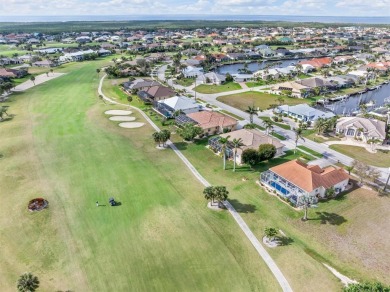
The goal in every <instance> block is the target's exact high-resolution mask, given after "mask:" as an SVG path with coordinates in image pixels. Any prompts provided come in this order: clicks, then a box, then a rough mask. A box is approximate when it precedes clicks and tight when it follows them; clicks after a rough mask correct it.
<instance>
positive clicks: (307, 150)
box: [297, 146, 323, 158]
mask: <svg viewBox="0 0 390 292" xmlns="http://www.w3.org/2000/svg"><path fill="white" fill-rule="evenodd" d="M297 148H299V149H302V150H303V151H305V152H307V153H309V154H311V155H313V156H315V157H319V158H321V157H322V156H323V155H322V154H321V153H318V152H317V151H314V150H312V149H310V148H307V147H306V146H297Z"/></svg>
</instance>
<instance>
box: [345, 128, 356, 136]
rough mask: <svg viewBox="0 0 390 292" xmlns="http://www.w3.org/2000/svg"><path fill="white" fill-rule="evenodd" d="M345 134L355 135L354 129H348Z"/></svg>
mask: <svg viewBox="0 0 390 292" xmlns="http://www.w3.org/2000/svg"><path fill="white" fill-rule="evenodd" d="M346 135H347V136H354V135H355V130H354V129H348V130H347V134H346Z"/></svg>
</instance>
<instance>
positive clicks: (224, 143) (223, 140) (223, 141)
mask: <svg viewBox="0 0 390 292" xmlns="http://www.w3.org/2000/svg"><path fill="white" fill-rule="evenodd" d="M229 138H230V136H227V137H225V138H224V137H220V138H219V140H218V142H219V144H221V152H222V158H223V170H225V169H226V148H227V144H228V142H229Z"/></svg>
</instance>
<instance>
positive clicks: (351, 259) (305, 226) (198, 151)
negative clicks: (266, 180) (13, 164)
mask: <svg viewBox="0 0 390 292" xmlns="http://www.w3.org/2000/svg"><path fill="white" fill-rule="evenodd" d="M176 141H177V143H176V144H177V146H178V147H179V148H180V149H181V150H182V152H183V154H184V155H185V156H186V157H187V158H188V159H189V160H190V161H191V162H192V163H193V164H194V166H195V167H196V168H197V169H198V170H199V171H200V173H201V174H202V175H204V176H205V177H207V178H208V180H209V181H210V182H211V183H212V184H214V185H226V186H227V187H228V189H229V191H230V194H229V197H230V202H231V203H232V204H233V205H234V206H235V208H236V209H237V210H239V211H240V212H241V216H242V217H243V218H244V220H245V221H246V222H247V223H248V225H249V226H250V228H251V229H252V230H253V231H254V232H255V234H256V235H257V237H258V238H260V237H262V235H263V230H264V228H265V227H269V226H274V227H276V228H279V229H281V230H282V231H283V232H284V233H285V234H286V235H287V236H288V237H289V238H290V239H291V242H290V244H288V245H287V246H284V247H282V248H277V249H268V251H269V252H270V253H271V255H272V257H273V258H274V259H275V260H276V263H277V264H278V266H279V267H280V268H281V270H282V272H283V273H284V274H285V275H286V277H287V279H288V280H289V281H290V283H291V285H292V288H293V289H294V290H296V291H302V290H306V289H308V290H309V291H339V290H341V284H340V282H339V281H338V280H337V279H336V278H335V277H334V276H333V275H332V274H331V273H330V272H329V271H328V270H327V269H326V268H324V267H323V265H322V263H324V262H325V263H328V264H330V265H331V266H332V267H334V268H336V269H337V270H338V271H340V272H341V273H343V274H345V275H347V276H348V277H351V278H354V279H357V280H359V281H362V280H367V279H371V280H373V279H378V280H380V281H383V282H385V283H390V279H389V277H388V271H387V268H386V267H387V264H386V263H387V256H386V253H387V252H388V249H389V248H390V238H389V234H390V233H389V232H387V231H389V226H388V223H387V222H388V220H389V215H388V212H386V211H385V210H387V208H390V201H389V200H388V198H386V197H379V196H378V195H376V194H375V193H373V192H370V191H367V190H364V189H358V190H355V191H352V192H351V193H349V194H346V195H342V196H341V197H339V198H338V199H334V200H329V201H326V202H321V203H319V204H318V208H316V209H309V219H310V220H309V221H307V222H302V221H301V220H300V218H301V217H302V215H303V212H302V211H300V212H298V211H295V210H293V209H292V208H291V207H290V206H288V205H286V204H285V203H283V202H281V201H280V200H279V199H277V198H276V197H274V196H272V195H270V194H268V193H266V192H265V191H264V190H263V189H262V188H261V187H259V186H258V185H257V184H256V180H258V179H259V171H264V170H266V169H268V168H269V167H272V166H274V165H276V164H280V163H283V162H286V161H288V160H290V159H293V158H295V157H296V156H295V157H294V155H293V154H292V153H291V152H289V153H288V154H287V156H285V157H281V158H277V159H273V160H272V161H271V162H270V163H261V164H260V165H259V166H258V167H257V168H256V170H255V171H253V170H250V169H249V168H248V167H247V166H238V168H237V170H236V172H233V171H232V169H233V163H232V162H231V161H228V162H227V170H225V171H224V170H223V169H222V165H223V163H222V158H221V157H220V156H217V155H215V154H214V153H213V152H212V151H211V150H209V149H207V148H206V147H205V145H206V143H205V142H204V141H200V142H196V143H190V144H187V143H183V142H181V139H177V140H176ZM297 155H299V154H297ZM243 178H245V180H243ZM372 210H376V211H375V212H372ZM373 226H375V228H373ZM384 230H386V232H383V231H384ZM376 243H378V247H377V248H373V244H374V245H376Z"/></svg>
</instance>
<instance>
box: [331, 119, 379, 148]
mask: <svg viewBox="0 0 390 292" xmlns="http://www.w3.org/2000/svg"><path fill="white" fill-rule="evenodd" d="M335 131H336V133H338V134H344V136H345V138H347V139H354V140H360V141H362V142H364V143H370V142H373V143H375V144H377V143H380V144H382V143H383V142H384V141H385V140H386V123H385V122H382V121H379V120H376V119H366V118H361V117H344V118H341V119H339V120H338V121H337V124H336V129H335Z"/></svg>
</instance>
